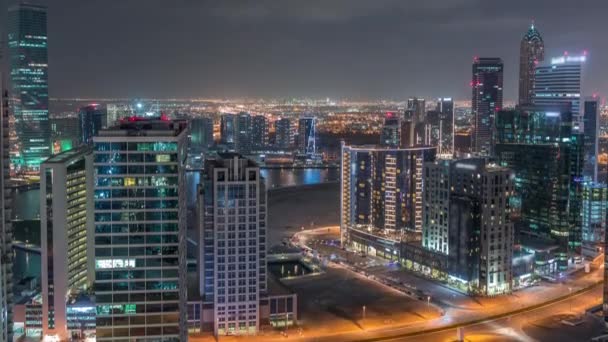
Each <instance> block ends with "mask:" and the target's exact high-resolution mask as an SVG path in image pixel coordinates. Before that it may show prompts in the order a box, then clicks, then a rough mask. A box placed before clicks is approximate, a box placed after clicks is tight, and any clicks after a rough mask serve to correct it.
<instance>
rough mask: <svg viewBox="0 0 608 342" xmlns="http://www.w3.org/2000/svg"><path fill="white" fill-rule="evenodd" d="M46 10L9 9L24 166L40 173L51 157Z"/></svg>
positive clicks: (17, 126) (16, 112) (29, 7)
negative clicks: (42, 165)
mask: <svg viewBox="0 0 608 342" xmlns="http://www.w3.org/2000/svg"><path fill="white" fill-rule="evenodd" d="M46 18H47V15H46V7H44V6H40V5H29V4H23V3H20V4H18V5H15V6H14V7H11V8H10V9H9V15H8V46H9V58H10V70H11V90H12V96H11V100H12V105H13V115H14V117H15V129H16V131H17V136H18V138H19V142H20V144H21V145H20V152H21V156H22V158H23V166H24V167H25V168H27V169H32V170H38V168H39V167H40V163H41V162H42V161H44V160H45V159H47V158H48V157H49V156H50V155H51V141H50V140H51V139H50V134H51V131H50V129H49V90H48V58H47V30H46Z"/></svg>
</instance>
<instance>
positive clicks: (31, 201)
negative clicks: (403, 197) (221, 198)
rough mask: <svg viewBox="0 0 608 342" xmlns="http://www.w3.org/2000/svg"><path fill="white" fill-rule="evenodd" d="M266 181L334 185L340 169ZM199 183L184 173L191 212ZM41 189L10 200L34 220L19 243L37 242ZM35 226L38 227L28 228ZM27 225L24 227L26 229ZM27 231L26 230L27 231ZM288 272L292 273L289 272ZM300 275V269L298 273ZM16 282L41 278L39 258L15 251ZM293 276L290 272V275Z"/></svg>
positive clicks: (268, 175) (269, 184) (295, 172)
mask: <svg viewBox="0 0 608 342" xmlns="http://www.w3.org/2000/svg"><path fill="white" fill-rule="evenodd" d="M260 172H261V174H262V176H263V177H264V178H265V180H266V188H267V189H272V188H278V187H283V186H294V185H311V184H319V183H325V182H336V181H338V180H339V176H340V170H339V169H336V168H332V169H263V170H261V171H260ZM199 181H200V174H199V173H198V172H188V173H187V174H186V182H187V184H188V189H187V194H186V196H187V203H188V207H189V209H190V210H192V209H194V205H195V203H196V187H197V185H198V183H199ZM39 198H40V190H39V189H32V190H27V191H20V192H16V193H15V197H14V200H13V203H14V206H13V215H14V217H16V218H19V219H22V220H36V221H29V222H22V223H20V225H22V227H21V228H20V229H19V232H20V233H21V234H16V235H17V237H18V238H19V239H20V240H23V241H25V240H28V241H29V242H34V243H36V242H38V241H40V228H39V227H40V226H39V224H40V223H39V222H40V221H38V219H39V214H40V203H39V200H40V199H39ZM33 224H37V225H38V226H37V227H34V226H30V225H33ZM26 225H28V226H27V227H25V226H26ZM26 228H28V229H26ZM289 271H290V272H295V270H294V269H290V270H289ZM299 271H300V272H302V270H299ZM14 273H15V279H17V280H19V279H22V278H24V277H28V276H34V277H39V276H40V255H39V254H35V253H28V252H25V251H23V250H16V252H15V264H14ZM292 274H293V273H292Z"/></svg>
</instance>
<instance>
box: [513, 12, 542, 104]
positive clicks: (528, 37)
mask: <svg viewBox="0 0 608 342" xmlns="http://www.w3.org/2000/svg"><path fill="white" fill-rule="evenodd" d="M544 56H545V44H544V43H543V38H542V37H541V36H540V33H539V32H538V30H537V29H536V27H535V26H534V23H532V24H531V25H530V29H528V32H526V34H525V35H524V37H523V38H522V40H521V45H520V49H519V104H520V105H523V104H530V103H532V95H533V92H534V68H535V66H536V65H537V64H538V63H540V62H542V61H543V59H544Z"/></svg>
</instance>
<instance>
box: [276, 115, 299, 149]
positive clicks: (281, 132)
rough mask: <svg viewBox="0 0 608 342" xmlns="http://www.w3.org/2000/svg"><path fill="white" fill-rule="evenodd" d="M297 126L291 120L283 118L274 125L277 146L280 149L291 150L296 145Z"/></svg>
mask: <svg viewBox="0 0 608 342" xmlns="http://www.w3.org/2000/svg"><path fill="white" fill-rule="evenodd" d="M294 126H295V125H294V124H293V122H292V120H290V119H289V118H281V119H279V120H277V121H275V123H274V131H275V138H274V140H275V145H276V147H278V148H282V149H289V148H292V147H293V144H294V135H295V134H294V131H295V129H294V128H295V127H294Z"/></svg>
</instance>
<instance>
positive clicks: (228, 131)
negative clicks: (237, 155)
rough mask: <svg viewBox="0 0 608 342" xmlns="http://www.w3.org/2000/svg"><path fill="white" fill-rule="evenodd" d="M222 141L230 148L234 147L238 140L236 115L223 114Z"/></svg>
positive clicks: (221, 124)
mask: <svg viewBox="0 0 608 342" xmlns="http://www.w3.org/2000/svg"><path fill="white" fill-rule="evenodd" d="M220 137H221V142H222V144H224V145H227V146H228V147H229V148H234V142H235V141H236V115H234V114H222V116H221V118H220Z"/></svg>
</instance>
